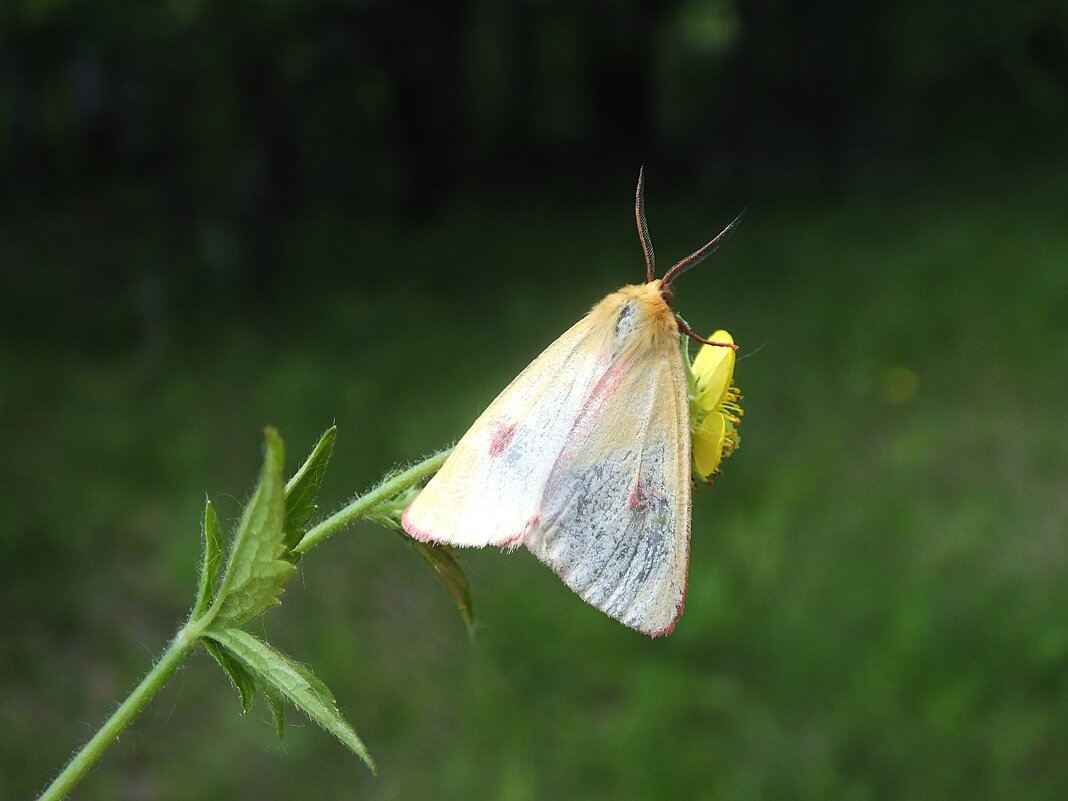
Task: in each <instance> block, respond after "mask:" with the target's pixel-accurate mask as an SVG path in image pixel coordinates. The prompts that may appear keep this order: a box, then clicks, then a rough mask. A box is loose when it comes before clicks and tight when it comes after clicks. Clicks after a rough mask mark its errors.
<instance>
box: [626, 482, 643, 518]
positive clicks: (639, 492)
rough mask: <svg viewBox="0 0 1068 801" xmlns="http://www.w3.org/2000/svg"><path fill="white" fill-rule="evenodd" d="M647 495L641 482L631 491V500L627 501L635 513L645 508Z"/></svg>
mask: <svg viewBox="0 0 1068 801" xmlns="http://www.w3.org/2000/svg"><path fill="white" fill-rule="evenodd" d="M645 501H646V493H645V484H643V483H642V482H641V481H639V482H638V483H637V484H635V485H634V489H632V490H631V491H630V500H629V501H627V506H629V507H630V508H631V509H633V510H634V511H635V512H636V511H638V510H639V509H641V508H642V507H643V506H645Z"/></svg>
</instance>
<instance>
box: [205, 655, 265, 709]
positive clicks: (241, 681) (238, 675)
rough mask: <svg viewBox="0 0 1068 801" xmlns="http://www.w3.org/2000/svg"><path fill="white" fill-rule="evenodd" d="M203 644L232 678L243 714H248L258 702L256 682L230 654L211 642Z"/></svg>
mask: <svg viewBox="0 0 1068 801" xmlns="http://www.w3.org/2000/svg"><path fill="white" fill-rule="evenodd" d="M200 642H201V644H202V645H203V646H204V650H205V651H207V652H208V653H209V654H211V655H212V657H214V658H215V661H216V662H218V663H219V667H221V668H222V669H223V670H224V671H226V675H227V676H229V677H230V683H231V684H232V685H234V689H235V690H237V695H238V699H239V700H240V701H241V714H242V715H243V714H245V713H246V712H248V710H249V708H250V707H251V706H252V702H253V701H255V700H256V680H255V679H254V678H253V677H252V676H251V675H249V672H248V671H247V670H245V668H243V667H242V666H241V663H240V662H238V661H237V660H235V659H234V658H233V657H231V656H230V654H229V653H227V652H226V650H225V649H224V648H223V646H221V645H218V644H216V643H214V642H212V641H211V640H208V639H202V640H201V641H200Z"/></svg>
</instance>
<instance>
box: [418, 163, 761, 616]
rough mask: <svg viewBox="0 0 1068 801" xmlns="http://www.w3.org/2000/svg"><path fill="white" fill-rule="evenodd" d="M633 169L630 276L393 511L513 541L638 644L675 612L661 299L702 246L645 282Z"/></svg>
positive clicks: (685, 451) (674, 396) (671, 342)
mask: <svg viewBox="0 0 1068 801" xmlns="http://www.w3.org/2000/svg"><path fill="white" fill-rule="evenodd" d="M644 194H645V192H644V172H641V173H639V176H638V188H637V191H636V193H635V204H634V211H635V219H636V221H637V224H638V235H639V238H640V239H641V245H642V250H643V252H644V254H645V266H646V278H647V280H646V283H644V284H634V285H628V286H624V287H622V288H620V289H619V290H618V291H616V292H613V293H611V294H610V295H608V296H607V297H606V298H604V300H602V301H601V302H600V303H598V304H597V305H595V306H594V307H593V308H592V309H591V310H590V312H589V313H588V314H587V315H586V316H585V317H583V318H582V319H581V320H579V321H578V322H577V323H576V324H575V325H573V326H572V327H571V328H570V329H568V330H567V331H565V332H564V334H563V335H562V336H560V338H559V339H557V340H556V341H555V342H553V343H552V344H551V345H550V346H549V347H548V348H546V349H545V351H544V352H543V353H542V354H541V355H540V356H538V357H537V358H536V359H534V361H533V362H531V363H530V365H529V366H528V367H527V368H526V369H525V370H523V372H522V373H520V374H519V375H518V376H517V377H516V378H515V380H513V381H512V383H511V384H509V385H508V386H507V387H506V388H505V389H504V391H503V392H501V394H500V395H498V396H497V399H496V400H494V401H493V403H491V404H490V405H489V408H487V409H486V411H485V412H483V413H482V415H481V416H480V417H479V418H478V420H476V421H475V423H474V425H472V426H471V428H470V430H469V431H468V432H467V433H466V434H465V435H464V436H463V438H461V439H460V441H459V443H458V444H457V445H456V448H455V449H454V450H453V452H452V454H451V455H450V456H449V458H448V459H447V460H446V462H445V464H444V465H443V466H442V468H441V470H440V471H439V472H438V473H437V475H435V476H434V478H432V479H431V480H430V482H429V483H428V484H427V485H426V487H425V488H424V489H423V490H422V492H420V493H419V495H418V496H417V497H416V499H415V500H414V501H413V502H412V503H411V505H410V506H409V507H408V508H407V509H406V510H405V512H404V515H403V517H402V525H403V527H404V530H405V531H407V532H408V534H409V535H411V536H412V537H414V538H416V539H418V540H422V541H424V542H435V543H445V544H448V545H454V546H461V547H483V546H487V545H495V546H499V547H502V548H511V549H514V548H517V547H518V546H520V545H522V546H525V547H526V548H527V549H528V550H529V551H530V552H531V553H533V554H534V555H535V556H536V557H538V559H540V560H541V561H542V562H544V563H545V564H547V565H548V566H549V567H551V568H552V569H553V570H554V571H556V573H557V574H558V575H559V576H560V578H561V579H563V581H564V582H565V583H566V584H567V585H568V586H569V587H570V588H571V589H573V590H574V591H575V592H576V593H578V594H579V595H580V596H581V597H582V598H583V599H584V600H585V601H587V602H588V603H590V604H592V605H593V606H595V607H597V608H598V609H600V610H601V611H603V612H605V613H606V614H608V615H610V616H611V617H613V618H615V619H616V620H618V621H620V622H622V623H624V624H625V625H627V626H630V627H631V628H634V629H637V630H638V631H641V632H643V633H645V634H648V635H651V636H653V637H656V636H660V635H664V634H668V633H670V632H671V631H672V630H673V629H674V627H675V623H676V621H677V620H678V618H679V616H680V615H681V614H682V610H683V602H684V599H685V596H686V584H687V572H688V567H689V548H690V508H691V501H690V493H691V486H690V485H691V462H690V460H691V442H690V403H689V395H688V391H687V378H686V367H685V365H684V363H683V355H682V351H681V348H680V337H681V336H682V335H686V336H689V337H692V338H693V339H695V340H697V341H699V342H702V343H705V344H708V345H721V346H722V347H725V348H732V349H736V348H737V346H736V345H734V344H733V342H710V341H709V340H706V339H702V338H701V337H699V336H697V335H696V334H695V333H693V331H692V330H691V329H690V328H689V326H688V325H687V324H686V323H685V321H683V319H682V318H681V317H680V316H678V315H677V314H675V313H674V312H673V310H672V308H671V300H672V294H673V291H674V286H675V284H674V282H675V280H676V279H677V278H678V277H679V276H680V275H682V274H683V273H685V272H686V271H687V270H689V269H690V268H692V267H694V266H695V265H696V264H697V263H698V262H700V261H702V260H703V259H704V258H706V257H707V256H708V255H709V254H711V253H712V252H713V251H714V250H715V249H716V248H717V247H719V245H720V243H721V242H722V241H723V239H724V238H725V237H726V236H727V235H728V234H729V233H730V232H731V231H732V230H733V229H734V228H735V226H736V225H737V224H738V223H739V221H740V220H741V215H739V217H738V218H737V219H735V220H734V222H732V223H731V224H730V225H728V226H727V227H726V228H725V229H724V230H723V231H721V232H720V233H719V234H718V235H717V236H716V237H715V238H714V239H712V241H710V242H708V243H707V244H706V245H705V246H704V247H702V248H700V249H699V250H697V251H696V252H694V253H692V254H690V255H689V256H687V257H686V258H685V259H683V260H682V261H680V262H678V263H677V264H676V265H674V266H673V267H672V268H671V269H670V270H668V271H667V272H666V273H665V274H664V276H663V278H656V276H655V258H654V254H653V246H652V241H651V239H650V237H649V228H648V225H647V224H646V220H645V203H644Z"/></svg>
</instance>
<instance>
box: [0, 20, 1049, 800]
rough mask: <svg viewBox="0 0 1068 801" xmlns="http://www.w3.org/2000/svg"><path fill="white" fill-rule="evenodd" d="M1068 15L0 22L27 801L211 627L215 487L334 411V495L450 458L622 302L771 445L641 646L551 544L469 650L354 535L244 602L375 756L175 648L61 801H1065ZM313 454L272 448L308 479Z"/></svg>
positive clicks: (498, 562)
mask: <svg viewBox="0 0 1068 801" xmlns="http://www.w3.org/2000/svg"><path fill="white" fill-rule="evenodd" d="M1066 133H1068V11H1066V7H1065V5H1064V3H1063V2H1062V0H1036V1H1035V2H1024V3H1016V4H1006V3H995V2H987V1H986V0H984V1H983V2H975V3H969V4H959V3H953V2H949V1H948V0H946V1H945V2H927V1H926V0H924V1H923V2H921V0H904V2H900V3H894V4H867V3H855V4H838V3H831V2H810V3H802V2H799V1H798V0H777V1H776V0H756V1H754V2H741V0H687V1H686V2H675V1H672V2H664V3H653V2H646V1H644V0H622V1H621V2H615V3H608V2H594V1H593V0H572V2H568V3H553V2H544V3H539V2H502V3H491V2H459V1H458V0H454V1H452V2H440V3H439V2H419V3H403V4H402V3H395V4H394V3H387V2H384V1H383V0H354V1H353V2H342V1H341V0H304V1H303V2H294V1H293V0H271V2H246V1H245V0H238V1H237V2H231V3H210V2H198V0H171V2H166V3H149V4H145V3H134V2H123V1H122V0H115V1H114V2H108V3H104V2H99V1H97V2H93V1H92V0H6V2H4V3H3V5H2V6H0V176H2V177H3V180H2V182H0V443H2V447H3V459H2V460H0V616H2V621H3V622H2V629H0V632H2V633H0V798H2V799H8V798H11V799H20V798H27V797H30V796H32V795H33V794H34V793H35V792H36V791H38V790H39V789H41V788H42V787H43V786H44V784H45V783H46V781H47V780H48V779H49V778H50V776H51V775H53V774H54V772H55V771H57V770H58V769H59V767H60V766H61V764H62V763H63V762H64V761H65V760H66V758H67V757H68V756H69V755H70V753H71V752H72V751H73V749H74V748H76V747H77V746H79V745H80V744H81V743H82V742H83V741H84V740H85V739H86V738H87V737H88V736H89V735H90V733H91V732H92V731H94V730H95V728H96V726H97V725H99V723H100V722H101V721H102V720H103V718H104V717H105V716H106V715H107V714H108V713H109V712H110V710H111V709H112V708H113V706H114V704H115V703H116V702H117V701H118V700H119V699H120V698H122V697H124V696H125V694H126V693H127V692H128V690H129V689H130V688H131V687H132V686H133V685H134V683H135V682H136V681H137V680H138V678H139V677H140V675H142V674H143V673H144V671H145V670H147V668H148V666H149V665H150V664H151V661H152V659H153V655H154V654H157V653H158V652H159V651H160V650H161V648H162V647H163V646H164V644H165V643H166V641H167V639H168V637H169V635H170V634H171V633H172V632H173V630H174V629H175V627H176V626H177V625H178V624H179V622H180V620H181V619H182V618H183V616H184V614H185V613H186V611H187V609H188V605H189V604H190V603H191V599H192V593H193V587H194V582H195V577H196V561H197V555H198V547H199V522H198V521H199V514H200V511H201V508H202V506H203V501H204V494H205V492H207V493H209V494H210V495H211V497H212V498H213V500H214V501H215V503H216V504H217V508H218V509H219V511H220V514H221V516H222V517H223V518H224V520H233V519H234V518H235V517H236V516H237V514H238V510H239V506H240V501H241V499H243V498H244V497H245V496H246V494H247V492H248V491H249V489H250V485H251V481H252V479H253V477H254V475H255V473H256V470H257V466H258V461H259V456H260V437H261V435H260V431H261V428H262V427H263V426H264V425H267V424H271V425H275V426H277V427H278V428H279V429H280V431H281V433H282V435H283V436H284V437H285V439H286V442H287V445H288V450H289V456H290V459H289V463H290V465H291V466H295V465H296V463H297V459H298V458H299V457H300V456H302V455H303V453H304V452H306V451H307V449H309V448H310V447H311V446H312V444H313V443H314V441H315V438H316V436H317V435H318V434H319V433H320V432H321V431H322V430H323V429H324V428H326V427H327V426H328V425H330V424H331V423H332V422H335V421H336V422H337V424H338V426H339V429H340V431H339V440H338V445H337V448H336V450H335V455H334V459H333V463H332V467H331V470H330V471H329V473H328V475H327V479H326V483H325V486H324V490H323V493H322V503H323V504H324V505H325V506H326V507H328V508H331V507H335V506H339V505H341V504H342V503H343V502H344V500H345V499H346V498H347V497H349V496H351V495H352V494H354V493H355V492H357V491H359V490H360V489H362V488H366V487H367V486H368V485H370V484H371V483H373V482H374V481H375V480H376V479H377V478H378V477H379V476H380V475H381V474H382V473H383V472H384V471H385V470H387V469H388V468H390V467H391V466H393V465H396V464H400V463H404V462H407V461H412V460H415V459H417V458H419V457H420V456H422V455H424V454H427V453H429V452H431V451H433V450H436V449H437V448H440V447H442V446H443V445H445V444H447V443H449V442H450V441H452V440H453V439H455V438H456V437H458V436H459V435H460V434H461V433H463V431H464V430H465V429H466V427H467V426H468V425H469V424H470V423H471V421H472V420H473V419H474V418H475V417H476V415H477V414H478V413H479V411H480V410H481V409H482V408H483V407H484V406H485V405H486V404H487V403H488V402H489V401H490V400H491V399H492V397H493V396H494V395H495V394H496V392H497V391H498V390H499V389H500V388H501V387H502V386H504V384H505V383H506V382H507V381H508V380H509V379H510V378H512V377H513V376H514V375H515V374H516V373H517V372H518V371H519V370H520V369H521V368H522V367H523V366H525V364H526V363H527V362H528V361H529V360H530V359H531V358H532V357H533V356H534V355H536V354H537V353H538V352H539V351H540V350H541V349H542V348H543V347H544V346H545V345H547V344H548V343H549V342H550V341H552V340H553V339H554V338H555V337H556V336H557V335H558V334H559V333H560V332H562V331H563V330H564V329H565V328H566V327H567V326H569V325H570V324H571V323H572V322H574V321H575V320H576V319H577V318H578V317H579V316H580V315H581V314H582V313H583V312H584V311H585V309H587V308H588V307H589V306H590V305H591V304H592V303H594V302H595V301H597V300H598V299H599V298H600V297H601V296H603V295H604V294H605V293H607V292H609V291H611V290H612V289H614V288H615V287H617V286H618V285H620V284H623V283H629V282H633V281H637V280H640V279H641V278H642V276H643V264H642V259H641V251H640V248H639V246H638V239H637V236H636V234H635V230H634V224H633V217H632V205H631V204H632V197H633V195H632V193H633V188H634V182H635V179H636V176H637V172H638V167H639V165H642V164H644V165H645V167H646V170H647V208H648V214H649V220H650V225H651V228H652V233H653V237H654V241H655V242H656V243H657V246H658V250H659V255H660V263H661V264H664V265H667V264H670V263H672V262H673V261H675V260H676V259H678V258H680V257H682V256H684V255H685V254H687V253H689V252H690V251H692V250H693V249H694V248H696V247H697V246H699V245H700V244H702V243H703V242H705V241H706V240H707V239H708V238H709V237H711V236H712V235H713V234H715V233H716V232H718V231H719V230H720V228H722V227H723V225H725V224H726V223H727V222H728V221H729V220H730V219H732V218H733V216H734V215H735V214H736V213H737V212H738V211H739V210H740V209H741V208H742V207H743V206H745V207H748V215H747V218H746V220H745V223H744V225H743V226H742V228H741V230H740V231H739V232H738V233H737V234H735V235H734V236H733V237H732V239H731V240H730V241H729V242H728V243H727V244H726V246H725V247H724V248H722V249H721V250H720V251H719V252H718V253H717V254H716V255H715V257H714V258H713V259H712V260H711V261H709V262H707V263H706V264H704V265H702V267H701V268H700V269H698V270H696V271H694V272H692V273H690V274H688V275H687V276H686V277H685V278H684V279H683V280H682V281H681V282H680V283H679V286H678V294H677V308H678V309H679V310H680V311H681V313H682V314H683V315H684V316H685V317H686V318H687V319H688V320H689V321H690V322H691V323H693V324H694V326H695V327H696V328H698V329H699V330H703V331H705V332H708V331H711V330H713V329H715V328H717V327H721V326H722V327H725V328H728V329H729V330H730V331H731V332H732V333H733V334H734V335H735V337H736V338H737V340H738V341H739V342H740V343H741V344H742V353H741V355H742V359H741V360H740V361H739V363H738V367H737V371H736V380H737V383H738V384H739V385H740V386H741V388H742V390H743V392H744V393H745V395H746V401H745V406H746V411H747V416H746V421H745V425H744V426H743V428H742V439H743V444H742V447H741V449H740V450H739V451H738V453H737V454H736V455H735V456H734V457H733V458H732V459H731V460H730V461H729V462H728V463H727V464H726V465H725V468H726V470H725V475H724V476H723V477H722V478H721V479H720V480H718V481H717V483H716V485H715V487H713V488H712V489H710V490H707V491H706V490H701V492H700V493H699V494H698V495H697V496H696V498H695V508H694V523H693V548H692V552H693V561H692V566H691V573H690V592H689V597H688V600H687V608H686V614H685V615H684V617H683V618H682V620H681V622H680V625H679V627H678V629H677V630H676V632H675V633H674V634H673V635H671V636H670V637H668V638H666V639H662V640H657V641H651V640H648V639H646V638H644V637H642V636H640V635H637V634H635V633H634V632H632V631H630V630H627V629H625V628H623V627H621V626H620V625H619V624H617V623H615V622H614V621H612V620H610V619H608V618H607V617H605V616H603V615H602V614H600V613H599V612H597V611H595V610H593V609H591V608H589V607H587V606H585V605H584V604H583V603H582V602H581V601H579V600H578V599H577V597H575V596H574V595H572V594H571V592H570V591H569V590H567V588H566V587H564V586H563V584H561V583H560V582H559V581H558V580H557V579H556V577H555V576H554V575H553V574H552V573H551V572H550V571H549V570H548V569H546V568H544V567H543V566H542V565H540V564H538V563H537V562H536V561H535V560H534V559H533V557H531V556H530V555H529V554H526V553H525V552H523V553H516V554H513V555H505V554H501V553H499V552H496V551H487V552H465V553H464V554H463V555H462V559H463V564H464V566H465V568H466V569H467V571H468V573H469V576H470V579H471V583H472V588H473V592H474V602H475V609H476V613H477V616H478V622H479V632H478V638H477V641H476V642H475V643H474V644H471V643H469V642H468V640H467V638H466V636H465V634H464V629H463V626H462V624H461V621H460V619H459V616H458V615H457V613H456V611H455V609H454V608H453V607H452V605H451V601H450V599H449V598H448V596H447V594H446V593H445V592H444V590H443V589H442V588H441V587H440V586H439V585H438V584H437V583H436V581H435V580H434V578H433V577H432V575H431V574H430V573H429V572H428V571H427V570H426V569H425V567H424V566H423V564H422V563H421V562H420V561H419V560H418V558H417V557H416V556H415V555H414V554H413V553H412V552H411V551H410V550H409V549H408V548H407V547H406V546H405V544H404V542H402V541H401V540H400V539H399V538H398V537H396V536H394V535H393V534H391V533H388V532H386V531H384V530H382V529H378V528H375V527H373V526H371V525H364V526H359V527H356V528H354V529H352V530H350V531H347V532H345V533H344V534H341V535H339V536H337V537H335V538H334V539H333V540H331V541H330V542H328V543H327V544H325V545H324V546H322V547H321V548H319V549H317V550H316V551H315V552H313V553H312V554H311V555H310V556H309V558H307V559H306V560H304V561H303V562H302V563H301V573H300V575H299V576H298V578H297V580H295V581H294V582H293V584H292V585H291V586H290V589H289V591H288V592H287V594H286V603H285V605H284V606H283V607H282V608H280V609H279V610H276V611H273V612H271V613H268V615H267V617H266V619H265V622H264V623H262V624H257V628H256V633H258V634H260V635H263V636H266V637H268V638H269V639H270V640H271V641H272V642H273V643H275V644H277V645H278V646H280V647H282V648H283V649H284V650H286V651H287V652H289V653H291V654H293V655H294V656H295V657H297V658H299V659H301V660H303V661H306V662H308V663H310V664H311V665H313V666H314V667H315V669H316V670H317V672H318V673H319V674H320V675H321V676H322V678H323V679H324V680H325V681H326V682H327V683H328V684H329V685H330V686H331V687H332V688H333V689H334V691H335V693H336V694H337V696H338V699H339V702H340V705H341V707H342V709H343V710H344V711H345V713H346V714H347V715H348V717H349V719H350V720H351V721H352V722H353V724H354V725H355V727H356V729H357V730H358V731H359V732H360V734H361V735H362V736H363V737H364V739H365V740H366V742H367V744H368V747H369V748H370V750H371V752H372V753H373V754H374V756H375V757H376V758H377V760H378V763H379V767H380V774H379V776H378V778H377V779H373V778H372V777H371V776H370V775H369V774H368V772H367V771H366V770H365V769H364V767H363V766H362V765H361V764H360V763H359V762H358V761H357V760H356V759H355V758H354V757H352V756H351V755H350V754H349V753H347V752H346V751H345V750H344V749H343V748H342V746H340V745H339V744H338V743H337V742H335V741H334V740H333V739H332V738H330V737H329V736H328V735H326V734H324V733H323V732H321V731H319V730H318V729H316V728H315V727H314V726H313V725H311V724H307V723H303V724H302V723H301V722H300V720H299V719H298V718H297V716H296V715H293V722H294V724H295V725H293V726H291V727H290V730H289V733H288V735H287V739H286V741H285V743H284V744H278V743H277V742H276V741H275V740H274V735H273V731H272V729H271V726H270V725H269V724H268V723H267V722H265V721H267V720H268V717H269V716H268V713H267V711H266V709H265V708H264V707H262V706H257V707H255V708H254V710H253V711H252V712H250V713H249V714H248V715H247V716H246V717H244V718H242V717H239V715H238V705H237V701H236V698H235V697H234V693H233V691H232V690H231V688H230V687H229V685H228V683H227V680H226V678H225V676H224V675H223V674H222V673H221V672H220V671H219V670H218V669H217V668H216V667H215V666H214V664H212V663H211V661H210V660H209V659H208V658H206V657H205V656H204V655H203V654H201V655H198V656H196V657H195V658H193V659H192V660H191V661H190V662H189V663H188V665H187V667H186V668H184V669H183V670H182V671H181V672H180V673H179V674H178V675H177V676H176V677H175V678H174V679H173V680H172V682H171V683H170V685H168V687H167V688H166V689H165V691H164V692H163V693H162V694H161V695H160V696H159V697H158V698H157V699H156V700H155V701H154V702H153V703H152V705H151V706H150V707H149V708H148V710H147V712H146V713H145V714H144V715H143V716H142V718H140V719H139V720H138V721H137V722H136V724H135V725H134V727H133V728H132V729H131V730H130V731H129V732H128V733H127V734H126V735H125V736H124V737H123V738H122V740H121V742H119V743H118V744H117V745H116V746H115V747H114V748H113V749H112V750H111V751H109V752H108V753H107V754H106V756H105V758H104V759H103V761H102V762H101V763H100V764H99V765H98V767H97V768H96V769H95V770H94V771H93V772H92V773H91V774H90V775H89V776H88V778H87V779H86V780H85V781H84V782H83V784H82V785H81V786H80V788H79V790H78V791H77V793H76V797H77V798H82V799H114V798H124V799H145V800H146V801H154V800H155V799H160V800H162V799H200V798H204V799H207V798H241V799H245V798H247V799H296V798H308V797H325V798H368V799H419V798H436V799H470V798H476V799H483V798H484V799H501V800H502V801H524V800H525V799H546V798H566V799H598V798H611V799H650V798H709V799H766V798H783V799H838V798H841V799H858V801H859V800H861V799H896V798H902V799H904V798H909V799H920V798H939V799H948V798H954V799H984V798H989V799H994V798H998V799H1001V798H1014V799H1063V798H1064V797H1066V795H1068V623H1066V618H1068V614H1066V613H1068V582H1066V581H1065V575H1066V570H1068V539H1066V538H1068V432H1066V428H1065V423H1066V419H1065V411H1066V408H1068V202H1066V201H1068V191H1066V188H1065V187H1066V186H1068V150H1066V148H1065V145H1066V142H1068V136H1066ZM291 469H292V468H291Z"/></svg>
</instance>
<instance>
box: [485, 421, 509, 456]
mask: <svg viewBox="0 0 1068 801" xmlns="http://www.w3.org/2000/svg"><path fill="white" fill-rule="evenodd" d="M514 437H515V425H514V424H511V425H509V424H508V423H498V424H497V428H495V429H494V431H493V439H492V440H491V441H490V446H489V455H490V456H500V455H501V453H502V452H503V451H504V449H505V448H507V447H508V445H509V443H511V441H512V439H513V438H514Z"/></svg>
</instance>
